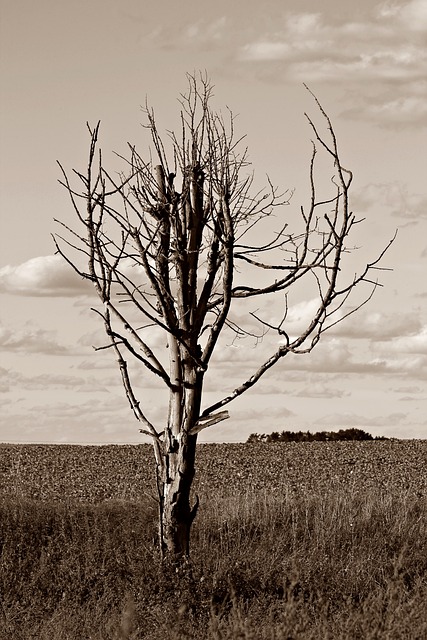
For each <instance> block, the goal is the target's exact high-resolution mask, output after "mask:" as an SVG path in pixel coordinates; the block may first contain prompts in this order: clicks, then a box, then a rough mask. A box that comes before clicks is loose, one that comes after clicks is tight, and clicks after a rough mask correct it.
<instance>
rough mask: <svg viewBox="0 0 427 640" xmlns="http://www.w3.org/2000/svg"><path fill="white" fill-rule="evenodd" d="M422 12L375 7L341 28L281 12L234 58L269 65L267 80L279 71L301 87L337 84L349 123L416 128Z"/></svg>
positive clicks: (419, 3)
mask: <svg viewBox="0 0 427 640" xmlns="http://www.w3.org/2000/svg"><path fill="white" fill-rule="evenodd" d="M426 6H427V3H426V2H425V0H413V1H412V2H409V3H406V4H398V5H391V4H383V5H381V6H377V8H376V10H375V11H374V12H373V14H371V15H366V16H365V18H364V20H361V21H360V22H342V23H341V24H336V23H335V24H334V23H332V22H330V23H326V22H325V21H324V15H325V14H323V16H322V17H321V16H320V15H319V14H317V13H316V14H314V13H295V14H288V15H287V17H286V18H285V20H284V22H283V23H282V25H280V22H279V21H276V22H275V24H274V26H273V25H272V26H271V27H270V29H269V30H267V31H265V32H264V33H262V34H260V35H258V36H257V38H256V39H253V40H252V41H249V42H246V43H245V44H243V45H242V46H241V47H240V49H239V53H238V58H239V59H240V61H241V62H243V63H245V62H252V63H253V62H258V63H259V64H260V65H264V67H265V68H268V67H269V66H270V67H271V70H272V79H274V81H277V75H278V74H280V73H282V74H283V75H285V76H286V77H287V78H288V79H293V80H295V81H297V82H302V81H304V82H307V83H309V84H312V83H316V82H331V83H342V82H345V83H346V86H347V87H348V88H350V87H353V88H354V93H355V96H356V102H355V103H354V101H353V103H352V105H351V107H350V108H348V109H347V110H346V111H345V112H344V113H345V114H346V115H347V116H349V117H353V118H363V119H366V118H368V119H370V120H372V121H373V122H375V123H378V124H380V125H381V126H389V127H402V126H412V127H413V126H419V125H420V124H426V123H427V107H426V104H427V86H426V82H425V78H426V75H427V49H426V47H425V33H424V32H425V31H426V29H427V25H426V13H427V9H426ZM322 18H323V20H322ZM272 63H274V64H272Z"/></svg>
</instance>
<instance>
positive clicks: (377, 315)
mask: <svg viewBox="0 0 427 640" xmlns="http://www.w3.org/2000/svg"><path fill="white" fill-rule="evenodd" d="M421 329H422V323H421V320H420V318H419V316H418V315H417V314H416V313H414V312H411V313H409V312H408V313H405V312H400V313H385V312H383V311H372V312H365V313H363V312H361V313H356V314H354V315H352V316H350V317H349V318H347V319H346V320H345V321H344V322H342V323H340V324H338V325H337V326H336V327H334V328H333V329H332V332H333V335H334V336H340V337H344V336H345V337H348V338H353V339H368V340H381V341H389V340H394V339H395V338H401V337H402V336H409V335H413V334H416V333H417V332H418V331H420V330H421Z"/></svg>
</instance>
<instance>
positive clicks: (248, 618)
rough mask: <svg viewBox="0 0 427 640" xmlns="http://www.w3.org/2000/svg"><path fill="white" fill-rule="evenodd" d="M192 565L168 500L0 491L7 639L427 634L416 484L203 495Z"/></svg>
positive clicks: (426, 534)
mask: <svg viewBox="0 0 427 640" xmlns="http://www.w3.org/2000/svg"><path fill="white" fill-rule="evenodd" d="M201 503H202V506H201V508H200V512H199V516H198V518H197V520H196V523H195V526H194V530H193V538H192V561H191V564H188V565H187V566H183V567H181V569H180V570H179V571H176V570H171V569H170V568H168V567H164V566H161V565H160V563H159V558H158V555H157V551H156V547H155V532H156V508H155V505H154V504H153V503H152V502H150V501H149V499H148V498H147V499H146V500H145V501H143V502H141V503H139V504H135V503H130V502H106V503H103V504H100V505H85V504H78V503H76V502H75V503H72V502H70V503H68V504H66V503H64V504H61V503H59V504H58V503H53V502H52V503H41V502H35V501H28V500H25V499H24V498H22V497H18V496H14V497H3V498H0V544H1V566H0V588H1V596H2V602H1V607H0V618H1V622H0V629H1V632H0V639H1V640H36V639H37V640H47V639H49V640H52V639H53V640H74V639H76V640H77V639H78V640H83V639H85V640H86V639H87V640H89V639H90V640H109V639H122V640H140V639H144V638H146V639H150V640H157V639H158V640H160V639H162V640H185V639H196V638H197V639H198V640H201V639H203V638H206V639H210V640H228V639H232V638H241V639H245V640H249V639H253V640H267V639H268V640H279V639H280V640H282V639H289V640H290V639H299V638H302V639H306V638H307V639H311V638H313V639H314V638H316V639H319V638H322V639H323V638H325V639H327V638H331V639H334V640H335V639H337V640H339V639H341V638H343V639H344V638H360V639H364V640H365V639H374V638H377V639H382V638H390V639H393V640H395V639H399V638H402V639H404V638H407V639H408V640H409V639H411V640H413V639H417V638H420V639H421V638H424V637H427V621H426V616H425V607H426V602H427V548H426V540H427V525H426V522H427V520H426V512H427V509H426V507H427V500H426V498H425V497H423V496H420V495H418V496H415V495H412V494H409V493H407V492H405V491H401V492H394V493H393V494H386V493H381V492H376V493H373V492H370V493H366V494H361V493H360V492H358V493H357V494H353V493H352V492H351V491H350V490H349V489H348V488H347V489H344V488H343V489H341V490H335V491H334V492H328V493H326V494H315V495H307V494H305V495H304V494H302V493H300V494H298V493H292V494H291V493H289V494H286V493H285V494H283V493H280V494H277V493H274V491H271V492H269V493H268V492H266V491H259V492H257V493H256V494H255V495H254V494H253V493H248V494H246V495H243V496H241V495H240V496H233V495H228V496H226V495H221V494H219V493H216V494H215V495H214V496H211V497H210V498H209V499H208V495H207V492H206V494H205V495H203V496H201Z"/></svg>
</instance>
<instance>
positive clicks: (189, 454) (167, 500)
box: [160, 434, 198, 562]
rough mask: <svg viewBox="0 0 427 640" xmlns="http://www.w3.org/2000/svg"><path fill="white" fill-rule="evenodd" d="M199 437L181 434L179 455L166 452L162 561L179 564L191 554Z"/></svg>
mask: <svg viewBox="0 0 427 640" xmlns="http://www.w3.org/2000/svg"><path fill="white" fill-rule="evenodd" d="M196 441H197V435H194V436H188V435H187V434H182V436H181V438H180V440H178V441H175V442H176V444H175V447H176V451H171V450H170V451H169V452H165V458H164V479H163V481H162V483H161V489H162V495H161V497H160V510H161V512H160V543H161V547H162V555H163V557H165V556H167V557H168V558H169V559H170V560H172V561H174V562H175V561H179V560H181V559H182V558H184V557H187V556H189V553H190V530H191V525H192V523H193V520H194V518H195V516H196V512H197V508H198V500H196V503H195V505H194V506H193V507H191V504H190V494H191V485H192V482H193V478H194V473H195V466H194V461H195V452H196Z"/></svg>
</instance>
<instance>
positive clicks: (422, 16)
mask: <svg viewBox="0 0 427 640" xmlns="http://www.w3.org/2000/svg"><path fill="white" fill-rule="evenodd" d="M378 16H379V17H380V18H385V19H386V20H391V21H394V22H395V23H396V24H397V25H399V24H404V25H406V26H407V28H408V29H409V30H411V31H421V32H422V31H427V3H426V1H425V0H410V2H405V3H396V2H384V3H383V4H382V5H380V7H379V8H378Z"/></svg>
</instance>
